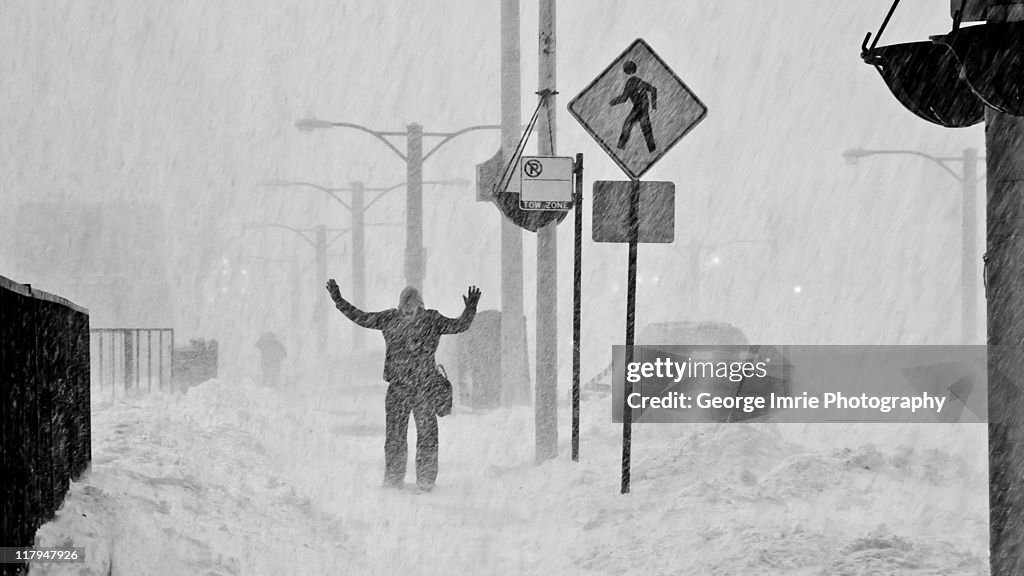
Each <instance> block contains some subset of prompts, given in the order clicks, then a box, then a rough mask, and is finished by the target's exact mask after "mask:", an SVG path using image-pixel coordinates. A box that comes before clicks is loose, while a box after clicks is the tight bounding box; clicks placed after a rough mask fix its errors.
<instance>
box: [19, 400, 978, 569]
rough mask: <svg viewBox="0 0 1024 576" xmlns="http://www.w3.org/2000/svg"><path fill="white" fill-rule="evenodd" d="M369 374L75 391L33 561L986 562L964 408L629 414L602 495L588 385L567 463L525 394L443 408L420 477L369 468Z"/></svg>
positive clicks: (491, 565)
mask: <svg viewBox="0 0 1024 576" xmlns="http://www.w3.org/2000/svg"><path fill="white" fill-rule="evenodd" d="M383 392H384V386H383V385H382V384H380V385H378V384H374V383H371V382H360V383H358V384H353V385H352V386H350V387H348V388H343V389H335V390H323V389H321V390H305V391H301V392H297V391H285V392H274V391H270V390H266V389H260V388H257V387H255V386H252V385H251V384H249V383H247V382H219V381H210V382H207V383H205V384H203V385H201V386H199V387H196V388H193V389H192V390H190V391H189V393H188V394H186V395H164V394H152V395H149V396H144V397H139V398H128V399H119V400H118V401H117V402H115V403H110V402H109V401H106V402H104V401H102V400H100V399H96V402H95V404H94V413H93V463H92V469H91V471H90V472H89V473H88V474H87V475H86V476H85V477H83V478H82V479H81V481H80V482H77V483H75V484H73V485H72V488H71V491H70V493H69V495H68V498H67V500H66V502H65V504H64V507H63V508H62V509H61V511H60V512H59V513H58V516H57V518H56V519H55V520H54V521H53V522H51V523H49V524H46V525H45V526H43V527H42V528H40V530H39V532H38V534H37V545H39V546H52V545H60V544H66V543H73V544H74V545H75V546H85V547H86V548H87V552H86V557H87V560H88V562H87V564H85V565H81V564H79V565H37V566H34V567H33V570H32V572H33V573H34V574H35V573H39V574H114V575H149V574H153V575H158V574H168V575H171V574H173V575H178V574H190V575H191V574H208V575H220V576H226V575H234V574H237V575H256V574H371V575H375V574H604V573H607V574H645V575H648V574H649V575H659V574H716V575H728V574H736V575H745V576H746V575H752V574H764V575H770V574H807V575H811V574H813V575H819V574H821V575H851V576H852V575H857V576H867V575H869V574H871V575H873V574H913V575H919V574H920V575H924V574H929V575H931V574H934V575H939V574H941V575H960V574H964V575H967V574H970V575H975V574H977V575H981V574H987V573H988V561H987V558H988V551H987V548H988V539H987V534H988V511H987V502H988V500H987V498H988V495H987V483H986V482H987V474H986V449H985V442H986V437H985V427H984V425H964V424H961V425H941V424H916V425H911V424H907V425H859V426H858V425H837V424H831V425H820V424H819V425H809V424H808V425H780V424H726V425H685V424H679V425H668V424H649V425H640V426H635V427H634V435H633V447H634V450H633V483H632V491H631V493H630V494H629V495H626V496H623V495H620V494H619V456H620V454H619V450H620V442H621V425H616V424H612V423H611V416H610V406H609V405H608V402H609V400H608V399H607V398H605V399H595V400H591V401H588V402H587V403H585V404H584V405H583V421H582V426H581V438H582V441H581V461H580V462H579V463H573V462H571V461H570V459H569V456H568V454H569V450H568V442H569V413H568V410H567V409H566V407H563V410H562V412H561V413H560V426H561V442H562V445H563V449H562V456H561V457H560V458H559V459H557V460H555V461H550V462H547V463H544V464H542V465H539V466H538V465H535V464H534V462H533V413H532V410H531V409H529V408H516V409H501V410H496V411H492V412H487V413H471V412H469V411H466V410H459V409H457V411H456V413H455V414H454V415H453V416H451V417H447V418H444V419H443V420H442V421H441V432H440V434H441V457H440V476H439V479H438V487H437V489H436V490H435V491H434V492H432V493H429V494H422V495H420V494H416V493H415V492H414V491H413V490H406V491H391V490H384V489H382V488H381V487H380V483H381V479H382V468H383V433H384V430H383V420H384V419H383ZM410 428H411V430H410V436H412V434H413V430H412V429H413V428H414V426H410ZM410 448H411V447H410ZM413 452H414V450H412V449H410V466H409V476H408V478H407V482H409V483H410V484H411V483H412V482H413V479H414V478H413V474H414V472H413V470H414V467H413V463H412V456H413V454H412V453H413Z"/></svg>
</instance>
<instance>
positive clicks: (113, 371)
mask: <svg viewBox="0 0 1024 576" xmlns="http://www.w3.org/2000/svg"><path fill="white" fill-rule="evenodd" d="M117 335H118V332H117V331H113V332H111V333H110V399H111V400H113V399H114V398H115V397H116V396H117V393H116V390H117V368H116V362H117V358H116V350H117V348H116V347H115V346H114V344H115V341H116V340H117Z"/></svg>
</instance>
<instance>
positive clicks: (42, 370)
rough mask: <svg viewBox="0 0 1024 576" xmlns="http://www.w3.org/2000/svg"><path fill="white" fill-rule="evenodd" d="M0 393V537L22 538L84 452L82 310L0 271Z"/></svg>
mask: <svg viewBox="0 0 1024 576" xmlns="http://www.w3.org/2000/svg"><path fill="white" fill-rule="evenodd" d="M0 396H2V402H0V405H2V407H3V408H2V409H3V414H2V428H3V470H2V472H0V522H2V530H3V532H2V544H0V545H2V546H5V547H11V546H27V545H31V544H32V541H33V539H34V537H35V532H36V529H37V528H38V527H39V526H40V525H41V524H43V523H44V522H47V521H48V520H50V519H51V518H53V516H54V513H55V512H56V511H57V509H58V508H60V506H61V504H62V503H63V501H64V496H65V494H66V493H67V490H68V482H69V480H71V479H75V478H77V477H78V476H80V475H81V474H82V473H83V472H84V471H85V470H86V469H87V468H88V466H89V462H90V460H91V443H90V425H91V421H90V412H89V314H88V311H86V310H85V309H83V308H80V307H78V306H76V305H74V304H72V303H71V302H68V301H67V300H64V299H63V298H59V297H56V296H53V295H50V294H47V293H45V292H40V291H38V290H32V289H31V288H30V287H28V286H26V285H22V284H17V283H15V282H12V281H11V280H8V279H7V278H4V277H3V276H0ZM0 569H2V571H3V574H8V573H16V571H17V570H18V569H20V567H18V566H15V565H4V566H2V567H0Z"/></svg>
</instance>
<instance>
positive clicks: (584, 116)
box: [569, 38, 708, 180]
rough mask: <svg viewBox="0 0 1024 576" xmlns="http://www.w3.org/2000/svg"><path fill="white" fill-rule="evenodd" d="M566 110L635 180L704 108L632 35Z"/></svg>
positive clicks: (693, 123)
mask: <svg viewBox="0 0 1024 576" xmlns="http://www.w3.org/2000/svg"><path fill="white" fill-rule="evenodd" d="M569 113H570V114H572V115H573V117H574V118H576V120H577V121H579V123H580V124H582V125H583V128H584V129H586V131H587V132H589V133H590V135H591V136H593V137H594V139H595V140H597V142H598V144H600V145H601V148H604V151H605V152H607V153H608V155H609V156H611V157H612V160H615V163H616V164H618V165H619V168H622V170H623V172H625V173H626V174H627V175H628V176H629V177H630V178H632V179H634V180H635V179H639V178H640V176H642V175H643V174H644V173H645V172H647V170H649V169H650V168H651V166H653V165H654V163H655V162H657V161H658V160H659V159H661V157H662V156H664V155H665V153H666V152H668V151H669V149H670V148H672V147H673V146H675V144H676V143H677V142H679V140H681V139H682V137H683V136H685V135H686V134H687V133H688V132H689V131H690V130H692V129H693V127H694V126H696V125H697V124H698V123H699V122H700V121H701V120H703V119H704V117H705V116H706V115H707V113H708V109H707V106H705V105H704V103H703V102H701V101H700V99H699V98H697V96H696V95H695V94H694V93H693V92H692V91H691V90H690V89H689V88H688V87H687V86H686V84H683V81H682V80H680V79H679V77H678V76H676V73H675V72H673V71H672V69H671V68H669V67H668V65H667V64H665V62H664V61H663V60H662V59H661V58H659V57H658V55H657V54H655V53H654V50H653V49H651V47H650V46H649V45H648V44H647V42H644V41H643V39H641V38H637V39H636V40H635V41H634V42H633V43H632V44H630V45H629V48H626V50H625V52H623V53H622V54H621V55H619V57H618V58H616V59H615V60H614V61H612V63H611V64H610V65H609V66H608V67H607V68H605V70H604V71H603V72H601V73H600V74H599V75H598V76H597V78H595V79H594V81H593V82H591V83H590V84H589V85H588V86H587V87H586V88H584V89H583V91H582V92H580V93H579V95H577V96H576V97H575V98H573V99H572V101H571V102H569Z"/></svg>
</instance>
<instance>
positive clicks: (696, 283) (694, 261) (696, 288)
mask: <svg viewBox="0 0 1024 576" xmlns="http://www.w3.org/2000/svg"><path fill="white" fill-rule="evenodd" d="M702 248H703V247H702V246H701V245H700V244H698V243H696V242H691V243H690V286H691V287H692V288H691V290H690V292H691V293H692V294H693V310H694V314H695V316H694V318H693V319H694V320H700V319H701V318H700V316H701V315H702V314H703V313H704V310H703V309H702V308H701V304H700V264H701V262H700V257H701V251H702V250H701V249H702Z"/></svg>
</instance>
